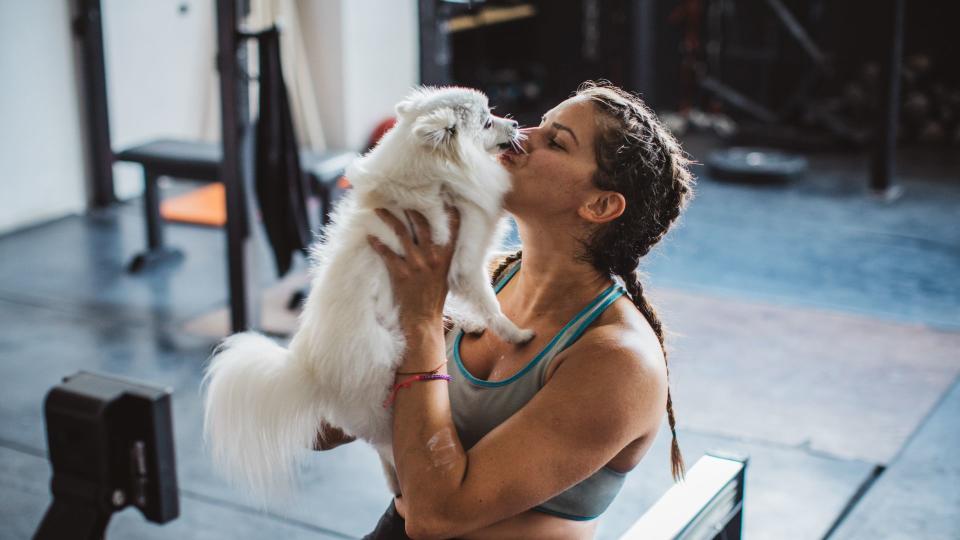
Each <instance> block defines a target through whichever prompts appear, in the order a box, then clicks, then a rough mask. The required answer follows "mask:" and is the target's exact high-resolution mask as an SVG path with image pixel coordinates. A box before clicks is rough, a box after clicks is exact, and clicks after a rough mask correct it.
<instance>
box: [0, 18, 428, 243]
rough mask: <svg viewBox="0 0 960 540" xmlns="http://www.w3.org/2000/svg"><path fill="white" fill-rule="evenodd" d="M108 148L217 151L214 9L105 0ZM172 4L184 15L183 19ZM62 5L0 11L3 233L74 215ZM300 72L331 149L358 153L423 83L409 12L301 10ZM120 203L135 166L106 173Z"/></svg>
mask: <svg viewBox="0 0 960 540" xmlns="http://www.w3.org/2000/svg"><path fill="white" fill-rule="evenodd" d="M102 1H103V32H104V48H105V61H106V71H107V94H108V97H107V99H108V106H109V109H110V129H111V138H112V145H113V148H114V150H120V149H122V148H124V147H127V146H129V145H133V144H137V143H139V142H142V141H145V140H148V139H152V138H157V137H164V136H168V137H186V138H205V139H215V138H216V137H218V135H219V119H218V112H219V104H218V102H217V97H216V96H217V93H218V87H217V79H216V72H215V71H214V69H213V66H214V54H215V38H216V33H215V17H214V12H215V0H102ZM181 6H186V10H185V12H181V9H180V8H181ZM68 7H69V2H67V1H66V0H37V1H31V0H0V119H2V121H0V163H2V164H3V166H2V168H0V233H3V232H5V231H9V230H12V229H15V228H20V227H24V226H27V225H30V224H32V223H37V222H42V221H45V220H48V219H52V218H56V217H60V216H63V215H67V214H70V213H76V212H80V211H82V210H83V209H84V208H85V205H86V199H87V195H86V193H87V190H86V180H85V179H86V176H87V173H86V165H85V159H86V157H85V151H86V150H85V147H84V144H83V141H84V139H83V138H84V137H85V136H86V134H85V132H84V129H83V127H82V122H83V118H82V116H81V110H82V109H81V107H82V106H83V103H82V101H81V99H82V98H81V97H80V88H81V87H80V84H79V78H78V68H77V67H76V66H75V52H74V51H75V47H76V44H75V42H74V40H73V38H71V34H70V29H69V25H70V13H69V9H68ZM298 7H299V10H300V16H301V28H302V30H303V32H304V40H305V43H306V46H307V55H308V63H309V66H307V69H309V70H310V74H311V76H312V77H313V80H314V83H315V88H316V93H317V101H318V103H319V109H320V117H321V122H322V124H323V130H324V134H325V136H326V140H327V143H328V145H329V146H330V147H332V148H347V149H357V150H358V149H361V148H362V147H363V146H364V145H365V143H366V142H367V139H368V137H369V136H370V133H371V131H372V130H373V128H374V127H375V126H376V125H377V124H378V123H379V122H380V121H381V120H383V119H385V118H387V117H390V116H392V115H393V106H394V104H395V103H396V102H397V101H399V100H400V99H401V98H402V97H403V96H404V95H405V94H406V93H407V92H408V91H409V89H410V88H411V87H412V86H414V85H416V84H417V83H418V82H419V59H418V48H419V47H418V40H419V35H418V19H417V1H416V0H300V1H299V4H298ZM114 179H115V183H116V188H117V193H118V195H119V196H120V197H121V198H130V197H133V196H137V195H139V194H140V192H141V189H142V178H141V171H140V168H139V167H137V166H135V165H130V164H117V165H115V166H114Z"/></svg>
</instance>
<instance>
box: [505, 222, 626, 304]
mask: <svg viewBox="0 0 960 540" xmlns="http://www.w3.org/2000/svg"><path fill="white" fill-rule="evenodd" d="M518 229H519V232H520V240H521V242H522V244H523V262H522V264H521V266H520V271H519V272H518V273H517V274H516V275H515V276H514V277H513V279H511V280H510V281H511V288H512V289H513V290H512V291H511V294H510V302H511V304H513V305H514V306H516V308H515V316H516V317H518V318H519V319H520V320H532V319H535V318H540V317H543V316H545V315H546V316H549V315H550V314H552V313H562V312H566V311H569V310H571V309H574V310H579V309H582V308H583V306H584V305H586V304H587V303H589V302H590V300H592V299H593V298H594V297H596V296H597V294H599V293H600V292H601V291H603V290H604V289H606V288H607V287H609V286H610V284H611V283H612V280H611V279H610V278H609V277H607V276H605V275H603V274H601V273H600V272H598V271H597V270H596V269H595V268H594V267H593V265H591V264H590V263H587V262H583V261H579V260H577V259H576V257H575V255H576V254H577V253H578V252H580V251H581V250H582V249H583V248H582V246H581V245H580V244H579V243H578V242H577V240H576V239H574V238H572V237H570V236H569V235H558V234H556V232H555V231H556V230H564V229H559V228H558V229H555V230H554V231H549V230H546V228H542V229H539V230H537V229H533V228H532V227H529V226H524V225H521V224H519V223H518ZM551 233H552V234H551Z"/></svg>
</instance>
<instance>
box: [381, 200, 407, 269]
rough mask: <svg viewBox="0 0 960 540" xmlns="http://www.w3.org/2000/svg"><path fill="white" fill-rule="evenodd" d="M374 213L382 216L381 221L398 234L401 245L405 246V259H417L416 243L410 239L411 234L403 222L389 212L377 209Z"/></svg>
mask: <svg viewBox="0 0 960 540" xmlns="http://www.w3.org/2000/svg"><path fill="white" fill-rule="evenodd" d="M374 212H376V213H377V215H378V216H380V219H382V220H383V221H384V223H386V224H387V225H389V226H390V228H392V229H393V232H394V233H396V235H397V238H399V239H400V243H401V244H402V245H403V251H404V255H405V257H404V258H410V257H415V256H416V250H415V248H414V246H415V245H416V243H415V242H414V240H413V239H412V238H410V232H409V231H408V230H407V226H406V225H404V223H403V222H402V221H400V220H399V219H397V216H395V215H393V213H391V212H389V211H388V210H384V209H383V208H377V209H375V210H374Z"/></svg>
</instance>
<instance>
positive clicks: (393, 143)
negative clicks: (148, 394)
mask: <svg viewBox="0 0 960 540" xmlns="http://www.w3.org/2000/svg"><path fill="white" fill-rule="evenodd" d="M396 112H397V117H398V122H397V124H396V125H395V126H394V127H393V129H391V130H390V131H389V132H388V133H387V134H386V135H385V136H384V137H383V139H382V140H381V142H380V143H379V144H378V145H377V147H376V148H374V149H373V150H372V151H371V152H369V153H368V154H366V155H364V156H363V157H361V158H359V159H358V160H357V161H356V162H354V163H353V164H352V165H351V166H350V167H349V168H348V170H347V177H348V178H349V179H350V183H351V184H352V185H353V187H354V189H353V190H351V191H350V192H349V193H348V194H347V195H346V196H345V198H344V199H342V201H341V202H340V204H339V205H338V206H337V208H336V210H335V212H334V216H333V220H332V222H331V224H330V225H329V226H328V228H327V230H326V231H325V233H324V236H323V238H322V239H321V240H320V241H319V242H318V244H317V245H316V246H315V247H314V248H313V257H312V259H313V266H312V285H311V289H310V294H309V296H308V298H307V300H306V304H305V306H304V309H303V313H302V314H301V316H300V321H299V329H298V330H297V332H296V334H295V335H294V336H293V339H292V341H291V343H290V348H289V349H285V348H283V347H280V346H279V345H277V344H276V343H274V342H273V341H272V340H270V339H268V338H266V337H264V336H261V335H259V334H255V333H251V332H247V333H241V334H236V335H233V336H231V337H229V338H227V339H226V340H225V341H224V342H223V344H222V345H221V346H220V347H219V348H218V349H217V351H216V352H214V355H213V357H212V359H211V361H210V364H209V366H208V368H207V373H206V376H205V378H204V384H205V389H206V399H205V408H206V410H205V416H204V433H205V436H206V439H207V442H208V444H209V446H210V448H211V451H212V454H213V458H214V462H215V464H216V466H217V468H218V469H219V470H220V472H221V473H223V474H224V475H225V476H227V477H228V478H229V479H230V480H232V481H233V482H234V483H235V484H239V485H240V486H241V487H244V488H246V489H248V490H249V491H250V492H251V494H252V495H254V496H255V497H256V498H257V499H259V500H260V501H261V502H262V503H267V502H269V501H275V500H277V499H283V498H284V497H285V496H287V495H290V494H291V493H292V488H293V487H294V485H295V482H294V475H295V472H296V468H297V461H298V456H299V455H300V454H301V452H303V450H304V449H308V448H311V447H312V446H313V444H314V441H315V438H316V436H317V432H318V429H319V428H320V425H321V421H325V422H326V423H328V424H330V425H332V426H336V427H339V428H341V429H342V430H343V431H345V432H346V433H348V434H350V435H353V436H356V437H359V438H361V439H364V440H366V441H368V442H370V443H371V444H372V445H373V446H374V447H375V448H376V449H377V451H378V452H379V454H380V457H381V459H382V461H383V463H384V470H385V472H386V473H387V481H388V483H389V484H390V487H391V489H393V491H394V492H395V493H396V492H398V486H397V482H396V477H395V470H394V465H393V450H392V445H391V411H390V409H387V408H384V406H383V401H384V400H385V398H386V397H387V395H388V393H389V390H390V388H391V386H392V384H393V379H394V375H393V374H394V371H395V370H396V369H397V367H398V365H399V362H400V359H401V356H402V354H403V352H404V348H405V342H404V336H403V333H402V331H401V329H400V325H399V320H398V310H397V306H396V305H395V303H394V297H393V291H392V289H391V286H390V280H389V275H388V274H387V270H386V267H385V265H384V264H383V261H382V260H381V259H380V256H379V255H378V254H377V253H376V252H375V251H374V250H373V249H372V248H371V247H370V246H369V244H368V243H367V240H366V236H367V235H368V234H370V235H374V236H376V237H377V238H379V239H380V240H381V241H383V243H384V244H386V245H387V246H389V247H390V248H391V249H393V251H394V252H396V253H398V254H401V255H402V254H403V246H402V245H401V243H400V240H399V238H398V237H397V235H396V234H395V232H394V231H393V230H392V229H391V228H390V227H389V226H387V225H386V224H385V223H384V222H383V221H382V220H381V219H380V218H379V217H377V215H376V214H375V213H374V209H375V208H386V209H387V210H389V211H390V212H392V213H393V214H394V215H396V216H397V217H398V218H399V219H400V220H401V221H404V222H406V219H405V217H404V214H403V210H404V209H414V210H418V211H419V212H420V213H422V214H423V215H424V216H425V217H426V218H427V220H428V221H429V222H430V229H431V231H432V235H433V240H434V242H436V243H437V244H446V243H448V242H449V241H450V233H451V231H450V226H449V222H448V216H447V214H446V212H445V210H444V203H447V204H450V205H452V206H455V207H456V208H457V209H459V211H460V231H459V240H458V241H457V245H456V249H455V252H454V255H453V260H452V263H451V267H450V274H449V286H450V292H451V294H452V295H453V297H454V298H455V299H456V300H457V301H458V302H457V304H458V305H463V306H464V307H467V308H469V309H467V310H466V315H465V314H461V317H463V316H466V317H468V318H467V320H462V319H461V320H460V322H461V324H464V327H465V328H466V329H467V330H468V331H479V330H480V329H482V328H485V327H489V328H490V329H491V330H493V331H494V332H496V333H497V334H498V335H499V336H501V337H502V338H504V339H505V340H507V341H510V342H514V343H522V342H524V341H527V340H529V339H530V338H531V337H532V335H533V334H532V332H531V331H529V330H522V329H520V328H517V327H516V325H514V324H513V322H511V321H510V320H509V319H507V318H506V317H505V316H504V315H503V313H502V312H501V311H500V305H499V303H498V302H497V299H496V296H495V294H494V292H493V289H492V288H491V287H490V284H489V282H488V280H487V275H486V271H485V269H486V268H487V265H488V261H489V254H490V250H491V248H492V247H494V246H493V244H494V243H495V242H497V241H499V239H500V236H501V234H502V232H503V230H504V227H503V226H502V222H503V219H502V218H503V210H502V200H503V196H504V194H505V193H506V192H507V191H508V190H509V187H510V178H509V176H508V173H507V172H506V171H505V170H504V169H503V168H502V167H501V166H500V164H499V163H498V162H497V160H496V158H495V156H494V154H495V153H496V152H497V150H498V149H499V148H504V147H505V146H508V145H517V141H518V140H519V137H520V134H519V131H518V129H517V123H516V122H515V121H513V120H508V119H504V118H499V117H495V116H493V115H491V114H490V108H489V106H488V104H487V98H486V96H485V95H483V94H482V93H480V92H478V91H476V90H471V89H466V88H439V89H438V88H420V89H417V90H415V91H414V92H413V93H412V94H411V95H410V96H408V97H407V98H406V99H405V100H404V101H403V102H401V103H400V104H398V105H397V107H396ZM408 226H409V224H408Z"/></svg>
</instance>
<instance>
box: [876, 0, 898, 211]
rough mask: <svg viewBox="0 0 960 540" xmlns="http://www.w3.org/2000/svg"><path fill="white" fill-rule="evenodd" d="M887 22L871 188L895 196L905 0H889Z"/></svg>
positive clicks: (881, 193) (879, 193) (877, 193)
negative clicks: (883, 82) (886, 51)
mask: <svg viewBox="0 0 960 540" xmlns="http://www.w3.org/2000/svg"><path fill="white" fill-rule="evenodd" d="M887 4H888V5H889V7H890V20H891V21H892V24H891V26H890V28H891V30H892V31H893V35H892V36H891V39H890V50H889V55H888V57H887V64H886V67H885V69H884V74H885V75H886V83H887V84H886V85H885V86H884V91H883V96H882V101H881V104H882V109H881V111H880V114H879V117H878V119H877V120H878V122H877V132H876V137H875V139H874V143H875V146H874V153H873V160H872V163H871V170H870V191H871V192H872V193H873V194H875V195H879V196H881V197H884V198H888V199H889V198H895V197H896V196H897V195H898V194H899V192H900V189H899V188H897V187H896V186H891V181H890V177H891V176H892V175H893V169H894V163H895V158H896V152H897V120H898V118H899V116H900V63H901V61H902V58H903V17H904V4H905V2H904V0H890V1H889V2H888V3H887Z"/></svg>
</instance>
